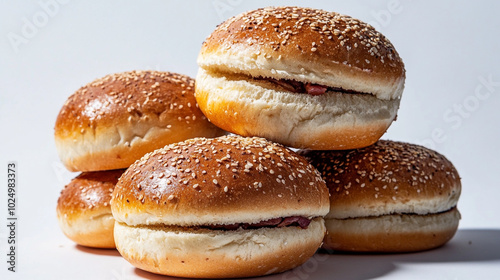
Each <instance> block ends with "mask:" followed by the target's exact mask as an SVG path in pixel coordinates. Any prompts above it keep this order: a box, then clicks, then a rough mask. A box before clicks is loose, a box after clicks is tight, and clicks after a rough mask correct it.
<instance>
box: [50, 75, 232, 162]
mask: <svg viewBox="0 0 500 280" xmlns="http://www.w3.org/2000/svg"><path fill="white" fill-rule="evenodd" d="M222 134H223V131H222V130H221V129H219V128H217V127H216V126H214V125H212V124H211V123H210V122H208V120H207V118H206V117H205V116H204V115H203V114H202V112H201V111H200V110H199V109H198V105H197V103H196V100H195V98H194V80H193V79H191V78H189V77H188V76H185V75H180V74H175V73H170V72H160V71H132V72H124V73H118V74H111V75H107V76H105V77H103V78H100V79H97V80H95V81H93V82H91V83H89V84H87V85H85V86H83V87H82V88H80V89H79V90H77V91H76V92H75V93H74V94H73V95H72V96H70V97H69V98H68V100H67V101H66V103H65V104H64V106H63V107H62V109H61V111H60V112H59V115H58V117H57V120H56V125H55V141H56V148H57V152H58V153H59V157H60V159H61V161H62V162H63V164H64V165H65V166H66V167H67V168H68V170H70V171H100V170H109V169H120V168H127V167H129V166H130V165H131V164H132V163H133V162H134V161H136V160H137V159H139V158H140V157H142V156H143V155H144V154H146V153H148V152H151V151H153V150H155V149H158V148H161V147H163V146H165V145H167V144H171V143H175V142H178V141H182V140H185V139H189V138H193V137H216V136H220V135H222Z"/></svg>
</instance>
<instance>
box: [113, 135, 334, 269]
mask: <svg viewBox="0 0 500 280" xmlns="http://www.w3.org/2000/svg"><path fill="white" fill-rule="evenodd" d="M111 208H112V212H113V216H114V217H115V219H116V221H117V222H118V223H120V224H121V225H122V227H121V228H122V229H123V228H125V230H124V231H125V232H123V233H120V236H130V234H132V233H133V235H134V236H141V237H140V239H141V240H142V239H143V238H145V236H150V234H154V235H155V236H157V234H159V235H160V236H161V238H159V239H158V240H164V238H163V237H165V238H167V237H168V238H173V239H169V240H168V241H165V242H167V243H169V242H177V241H178V240H182V239H177V237H178V235H177V232H191V231H193V230H194V229H200V228H202V229H206V228H208V229H210V233H209V234H208V236H207V235H204V234H202V235H201V236H203V238H204V239H207V238H208V239H210V238H212V239H213V242H215V243H217V242H220V241H218V239H217V238H219V237H218V236H219V235H218V234H228V235H227V238H226V237H224V238H225V239H226V240H233V239H238V240H241V244H239V245H240V246H246V247H249V248H252V249H251V250H255V252H260V253H258V254H257V253H256V254H255V255H254V254H251V255H248V256H246V257H245V260H246V261H245V262H243V261H242V260H241V259H240V258H241V256H240V255H239V253H238V250H240V249H238V248H237V247H238V246H236V247H235V246H228V247H227V248H228V250H230V251H232V250H234V252H233V253H232V254H229V255H227V257H228V258H232V257H234V260H233V263H234V266H233V265H231V266H230V268H228V269H227V270H225V272H224V273H226V274H225V276H224V277H244V276H256V275H262V274H265V272H267V271H271V270H272V273H275V272H276V273H277V272H281V271H284V270H287V269H290V268H292V267H294V266H297V265H300V264H301V263H303V262H305V260H306V259H307V258H309V257H310V256H312V254H314V251H315V250H316V249H317V248H318V247H319V246H320V245H321V240H322V238H323V237H322V236H324V232H322V230H321V227H322V224H323V218H322V217H323V216H324V215H326V214H327V213H328V210H329V198H328V189H327V188H326V186H325V184H324V181H323V180H322V179H321V176H320V174H319V173H318V172H317V171H316V169H315V168H314V167H312V166H311V165H310V164H309V163H307V161H306V160H305V159H304V158H302V157H300V156H298V155H297V154H296V153H295V152H293V151H291V150H289V149H286V148H285V147H283V146H281V145H279V144H275V143H272V142H269V141H267V140H265V139H263V138H245V137H241V136H223V137H219V138H215V139H207V138H195V139H190V140H186V141H184V142H180V143H176V144H171V145H168V146H165V147H164V148H162V149H158V150H156V151H154V152H152V153H149V154H146V155H145V156H144V157H142V158H141V159H140V160H139V161H137V162H135V163H134V164H132V165H131V166H130V168H128V169H127V171H126V172H125V173H124V174H123V176H122V177H121V178H120V180H119V182H118V184H117V186H116V188H115V190H114V192H113V198H112V201H111ZM286 217H301V218H302V219H308V220H314V219H317V221H318V223H320V224H321V226H320V228H319V229H318V228H317V227H314V228H313V229H311V230H307V229H303V228H300V230H299V229H297V230H294V231H278V230H280V229H281V228H280V227H269V228H268V229H269V230H270V231H271V232H275V233H274V234H268V233H266V232H262V233H258V232H257V231H256V230H259V229H260V228H262V227H266V226H256V228H245V227H241V226H238V225H242V224H259V223H262V222H264V221H269V220H272V219H277V218H286ZM235 224H236V225H237V226H236V228H238V229H228V228H227V227H233V226H234V225H235ZM214 227H217V228H220V229H213V228H214ZM225 227H226V228H225ZM290 227H295V228H296V227H297V226H294V225H292V226H290ZM134 228H135V229H137V231H136V230H135V229H134ZM171 228H181V229H176V230H172V229H171ZM266 228H267V227H266ZM139 229H140V230H139ZM119 230H120V229H117V230H115V234H117V233H116V231H119ZM311 231H312V232H314V234H312V233H311ZM137 232H139V233H140V234H139V233H137ZM172 232H175V233H176V234H173V233H172ZM230 232H232V233H230ZM280 232H281V233H280ZM292 232H293V234H294V237H292V236H288V235H286V236H285V237H287V238H288V237H290V238H292V239H293V240H295V239H297V240H298V239H300V238H308V240H309V238H310V236H311V235H314V236H315V237H314V238H313V239H312V240H314V241H307V242H305V243H304V246H305V247H308V248H309V249H308V250H305V251H304V252H305V253H304V254H302V252H303V251H300V252H299V251H296V250H295V249H292V248H291V247H292V246H294V245H293V244H294V243H295V241H294V242H290V243H287V242H285V241H284V240H285V239H284V236H283V234H288V233H290V234H291V233H292ZM233 233H234V234H233ZM253 233H255V234H257V233H258V234H257V235H256V236H260V235H265V236H267V238H269V239H270V240H269V241H266V242H275V245H274V246H277V247H280V248H282V250H283V251H270V250H269V249H268V248H263V247H262V246H258V244H255V242H256V241H252V240H251V239H248V238H243V239H242V236H250V235H252V234H253ZM143 234H144V235H143ZM190 236H191V235H190ZM194 236H198V235H194ZM221 236H223V235H221ZM224 236H226V235H224ZM136 238H139V237H136ZM179 238H182V237H179ZM190 238H191V237H190ZM200 238H201V237H200ZM221 238H222V237H221ZM256 238H257V237H256ZM148 239H149V238H148ZM194 239H195V240H194V241H192V242H199V240H198V239H196V238H194ZM116 242H117V248H118V250H119V251H120V252H121V253H122V252H123V253H122V255H123V256H124V257H125V258H126V259H127V260H128V261H130V262H131V263H132V264H135V265H137V264H139V263H140V264H141V265H137V266H138V267H139V268H142V269H145V270H148V271H151V272H155V273H160V274H166V275H175V276H181V277H202V278H203V277H214V276H213V275H219V273H222V272H220V268H219V269H218V270H217V271H210V270H207V271H205V270H204V268H206V267H213V268H214V269H215V268H216V267H217V266H220V264H221V263H220V262H219V261H220V259H219V257H220V256H217V254H219V253H215V252H214V255H211V254H210V252H208V251H203V252H202V249H200V248H198V249H197V251H194V252H193V254H194V256H195V259H196V260H203V262H202V263H198V265H199V266H197V264H196V261H195V259H193V262H192V263H191V264H190V266H189V267H192V269H189V270H186V269H183V268H182V267H183V266H184V265H185V263H183V262H180V261H179V262H174V263H168V262H166V261H165V264H161V265H159V264H158V263H157V262H155V260H157V259H158V257H157V256H169V257H168V259H169V260H179V257H178V256H176V255H175V254H173V253H172V252H171V251H164V250H161V252H157V251H158V250H156V251H155V250H153V248H156V247H154V246H151V247H147V248H145V249H144V248H141V249H136V248H134V247H131V246H129V245H130V244H135V243H137V242H138V241H137V240H135V241H134V240H132V241H130V240H129V241H127V240H126V239H123V242H122V241H121V239H119V238H118V239H116ZM186 242H187V241H186ZM207 242H208V241H207ZM228 242H229V241H228ZM215 243H214V244H215ZM257 243H258V242H257ZM178 244H179V245H178V246H179V248H180V250H181V251H182V252H187V253H189V252H190V251H191V250H192V247H193V244H192V243H189V242H188V243H185V242H184V241H182V242H180V243H178ZM204 244H205V242H204ZM207 244H210V243H207ZM134 246H135V245H134ZM158 246H163V245H157V247H158ZM165 246H166V245H165ZM264 247H265V246H264ZM301 248H302V249H304V248H303V247H301ZM139 251H141V252H144V253H138V252H139ZM197 252H200V253H199V255H198V253H197ZM284 252H286V253H289V252H296V253H297V254H298V255H296V257H297V258H298V260H299V261H294V262H292V263H290V262H288V261H287V259H291V257H290V258H286V259H285V260H283V261H282V262H280V263H274V262H272V263H270V264H268V265H267V266H264V267H263V268H259V269H257V268H254V270H253V271H248V269H247V268H248V267H249V266H248V264H247V263H246V262H247V261H248V262H249V263H261V262H262V260H261V258H263V257H266V256H267V257H270V258H271V259H276V254H280V255H282V253H284ZM187 253H186V254H187ZM299 255H300V256H299ZM254 257H255V259H254ZM205 258H208V259H210V262H208V261H204V259H205ZM161 259H162V260H165V258H161ZM184 261H187V260H184ZM152 264H155V266H156V267H154V266H153V265H152ZM172 266H174V267H175V266H180V267H177V268H169V267H172ZM238 266H240V269H238ZM196 267H198V269H196ZM178 271H183V272H179V273H178ZM203 275H205V276H203ZM219 276H220V275H219ZM219 276H217V277H219ZM220 277H222V276H220Z"/></svg>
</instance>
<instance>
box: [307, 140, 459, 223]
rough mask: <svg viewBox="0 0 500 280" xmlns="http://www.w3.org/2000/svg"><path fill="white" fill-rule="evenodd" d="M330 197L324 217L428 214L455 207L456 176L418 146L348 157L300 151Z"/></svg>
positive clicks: (381, 146) (384, 147) (388, 144)
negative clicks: (318, 173) (315, 170)
mask: <svg viewBox="0 0 500 280" xmlns="http://www.w3.org/2000/svg"><path fill="white" fill-rule="evenodd" d="M300 153H301V154H303V155H304V156H305V157H306V158H307V159H309V161H310V162H311V163H312V165H314V166H315V167H316V168H317V169H318V170H319V171H320V172H321V173H322V176H323V178H324V179H325V181H326V184H327V186H328V188H329V190H330V195H331V209H330V214H329V215H328V217H332V218H348V217H363V216H378V215H385V214H393V213H406V214H412V213H416V214H429V213H439V212H443V211H447V210H449V209H451V208H453V207H455V206H456V204H457V201H458V198H459V196H460V192H461V182H460V176H459V175H458V172H457V170H456V169H455V167H454V166H453V164H452V163H451V162H450V161H448V160H447V159H446V158H445V157H444V156H443V155H441V154H439V153H437V152H435V151H432V150H430V149H427V148H425V147H422V146H418V145H414V144H408V143H402V142H395V141H389V140H380V141H378V142H377V143H375V144H374V145H372V146H369V147H366V148H362V149H358V150H348V151H301V152H300Z"/></svg>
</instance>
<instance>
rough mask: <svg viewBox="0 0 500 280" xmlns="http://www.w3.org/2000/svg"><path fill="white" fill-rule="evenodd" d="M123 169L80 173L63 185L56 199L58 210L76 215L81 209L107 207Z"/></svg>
mask: <svg viewBox="0 0 500 280" xmlns="http://www.w3.org/2000/svg"><path fill="white" fill-rule="evenodd" d="M124 171H125V169H118V170H110V171H102V172H85V173H81V174H80V175H78V176H77V177H75V179H73V180H72V181H71V182H70V183H69V184H67V185H65V186H64V189H63V190H62V191H61V195H60V196H59V198H58V200H57V203H58V205H57V208H58V211H64V212H66V215H70V216H71V215H73V214H75V216H76V217H78V215H79V214H80V213H81V211H82V210H94V209H100V208H101V209H102V208H103V207H104V208H106V207H108V206H109V201H110V200H111V193H112V192H113V190H114V188H115V185H116V183H117V182H118V178H120V176H121V175H122V174H123V172H124ZM108 208H109V207H108ZM63 209H64V210H63ZM109 212H110V213H111V211H109Z"/></svg>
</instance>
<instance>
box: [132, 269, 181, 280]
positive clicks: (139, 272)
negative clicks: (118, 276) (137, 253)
mask: <svg viewBox="0 0 500 280" xmlns="http://www.w3.org/2000/svg"><path fill="white" fill-rule="evenodd" d="M134 273H135V275H136V276H138V277H140V278H144V279H150V280H157V279H162V280H176V279H179V280H180V279H190V278H179V277H173V276H165V275H159V274H154V273H151V272H147V271H145V270H142V269H139V268H135V269H134Z"/></svg>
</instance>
